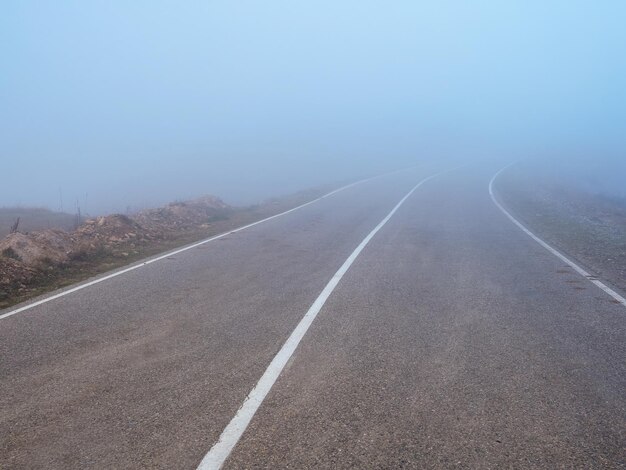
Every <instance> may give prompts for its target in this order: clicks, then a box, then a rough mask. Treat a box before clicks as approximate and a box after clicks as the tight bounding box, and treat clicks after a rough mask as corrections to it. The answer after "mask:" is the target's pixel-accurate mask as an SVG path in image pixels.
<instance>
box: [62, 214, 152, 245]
mask: <svg viewBox="0 0 626 470" xmlns="http://www.w3.org/2000/svg"><path fill="white" fill-rule="evenodd" d="M143 231H144V230H143V228H142V227H141V225H139V224H138V223H137V222H135V221H134V220H133V219H131V218H130V217H128V216H125V215H122V214H113V215H107V216H105V217H97V218H95V219H89V220H87V221H86V222H85V223H84V224H83V225H81V226H80V227H79V228H78V229H76V230H75V231H74V232H73V233H72V239H73V240H74V241H75V242H76V243H78V244H81V245H84V244H87V245H95V244H100V243H102V244H105V245H113V244H119V243H123V242H125V241H128V240H130V239H135V238H137V237H138V236H139V235H141V234H142V233H143Z"/></svg>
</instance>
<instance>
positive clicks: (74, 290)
mask: <svg viewBox="0 0 626 470" xmlns="http://www.w3.org/2000/svg"><path fill="white" fill-rule="evenodd" d="M398 171H402V170H398ZM393 173H396V172H395V171H394V172H391V173H385V174H383V175H377V176H373V177H371V178H365V179H362V180H359V181H355V182H354V183H350V184H347V185H345V186H342V187H341V188H338V189H335V190H334V191H331V192H329V193H327V194H324V195H323V196H320V197H318V198H317V199H313V200H312V201H309V202H305V203H304V204H301V205H299V206H297V207H294V208H292V209H289V210H286V211H284V212H281V213H280V214H276V215H272V216H270V217H267V218H265V219H262V220H257V221H256V222H252V223H251V224H248V225H244V226H243V227H239V228H236V229H234V230H229V231H228V232H224V233H221V234H219V235H216V236H214V237H211V238H207V239H206V240H202V241H199V242H196V243H194V244H192V245H188V246H185V247H183V248H179V249H177V250H174V251H169V252H167V253H165V254H163V255H160V256H157V257H156V258H151V259H149V260H146V261H143V262H141V263H140V264H136V265H133V266H130V267H128V268H125V269H122V270H120V271H115V272H113V273H111V274H109V275H106V276H103V277H100V278H98V279H94V280H93V281H90V282H86V283H84V284H79V285H78V286H76V287H73V288H71V289H68V290H64V291H62V292H59V293H58V294H54V295H51V296H50V297H46V298H44V299H41V300H38V301H36V302H33V303H30V304H28V305H24V306H23V307H20V308H17V309H15V310H12V311H10V312H7V313H3V314H1V315H0V320H2V319H3V318H7V317H10V316H12V315H15V314H17V313H20V312H23V311H25V310H29V309H31V308H34V307H37V306H39V305H41V304H45V303H47V302H50V301H52V300H55V299H58V298H60V297H64V296H66V295H69V294H71V293H73V292H76V291H79V290H82V289H85V288H87V287H90V286H93V285H94V284H99V283H101V282H104V281H106V280H108V279H111V278H113V277H117V276H120V275H122V274H124V273H127V272H129V271H134V270H135V269H139V268H142V267H144V266H147V265H149V264H152V263H156V262H157V261H161V260H162V259H165V258H167V257H169V256H173V255H176V254H178V253H182V252H183V251H187V250H191V249H192V248H196V247H198V246H200V245H204V244H205V243H209V242H212V241H213V240H218V239H220V238H222V237H225V236H226V235H229V234H231V233H235V232H240V231H242V230H245V229H247V228H250V227H254V226H255V225H259V224H262V223H263V222H267V221H268V220H272V219H275V218H277V217H282V216H283V215H287V214H289V213H291V212H293V211H297V210H298V209H302V208H303V207H306V206H308V205H311V204H314V203H316V202H318V201H320V200H322V199H325V198H327V197H329V196H332V195H333V194H336V193H338V192H340V191H343V190H345V189H348V188H351V187H352V186H356V185H357V184H361V183H365V182H367V181H371V180H373V179H376V178H380V177H383V176H386V175H389V174H393Z"/></svg>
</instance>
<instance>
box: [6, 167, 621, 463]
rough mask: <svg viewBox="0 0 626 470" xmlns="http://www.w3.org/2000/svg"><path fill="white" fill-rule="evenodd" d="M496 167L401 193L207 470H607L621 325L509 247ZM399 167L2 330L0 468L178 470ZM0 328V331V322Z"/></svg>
mask: <svg viewBox="0 0 626 470" xmlns="http://www.w3.org/2000/svg"><path fill="white" fill-rule="evenodd" d="M497 169H498V168H496V167H493V168H462V169H458V170H455V171H452V172H449V173H445V174H443V175H440V176H437V177H436V178H433V179H431V180H429V181H428V182H426V183H425V184H424V185H423V186H421V187H420V188H418V189H417V190H416V191H415V193H413V194H412V195H411V196H410V197H409V198H408V199H407V200H406V202H405V203H404V204H403V205H402V206H401V207H399V208H398V210H397V212H396V213H395V214H394V215H393V217H391V218H390V219H389V221H388V222H387V223H386V224H385V225H384V226H383V227H382V228H381V229H380V231H379V232H378V233H376V235H375V236H374V237H373V238H372V239H371V241H370V242H369V244H368V245H367V246H366V247H365V248H364V249H363V251H362V252H361V253H360V254H359V256H358V257H357V258H356V260H355V261H354V263H353V264H352V265H351V267H350V269H349V270H348V271H347V272H346V273H345V275H344V276H343V278H342V279H341V281H340V282H339V284H338V285H337V287H336V289H335V290H334V291H333V292H332V294H331V295H330V297H329V298H328V300H327V301H326V303H325V304H324V305H323V307H322V308H321V310H320V311H319V314H318V316H317V318H316V319H315V320H314V321H313V323H312V325H311V327H310V329H309V330H308V331H307V332H306V334H305V335H304V337H303V339H302V342H301V343H300V344H299V346H298V348H297V349H296V350H295V353H294V354H293V356H292V357H291V358H290V359H289V362H288V363H287V365H286V367H285V369H284V370H283V371H282V373H281V374H280V376H279V377H278V380H277V381H276V383H275V384H274V386H273V387H272V389H271V390H270V392H269V394H268V395H267V397H266V398H265V401H263V403H262V404H261V406H260V408H259V409H258V412H257V413H256V415H255V416H254V418H253V419H252V421H251V423H250V425H249V427H248V428H247V429H246V430H245V432H244V433H243V436H242V438H241V440H240V441H239V443H238V444H237V445H236V446H235V447H234V450H233V452H232V453H231V454H230V457H229V458H228V460H227V461H226V463H225V468H312V467H316V468H626V331H625V329H626V308H624V306H623V305H619V304H617V303H615V302H614V300H613V299H612V298H611V297H610V296H608V295H607V294H606V293H605V292H603V291H601V290H600V289H598V288H597V287H596V286H594V285H592V284H591V283H590V282H589V281H587V280H585V279H584V278H582V277H581V276H580V275H579V274H577V273H575V272H574V271H573V270H572V269H571V268H569V267H566V266H564V264H563V262H562V261H561V260H559V259H558V258H556V257H555V256H554V255H552V254H551V253H549V252H548V251H547V250H545V249H544V248H543V247H541V246H540V245H538V244H537V243H536V242H535V241H533V240H532V239H530V238H529V237H528V236H527V235H526V234H524V233H523V232H521V231H520V230H519V228H518V227H516V226H515V225H513V224H512V223H511V221H510V220H508V219H507V218H506V217H505V216H504V215H503V214H502V212H500V210H499V209H498V208H497V207H496V206H495V205H494V204H493V202H492V201H491V198H490V196H489V194H488V190H487V188H488V184H489V180H490V178H491V176H492V175H493V174H494V173H495V171H496V170H497ZM438 170H439V169H437V168H426V167H418V168H416V169H413V170H409V171H404V172H401V173H396V174H393V175H387V176H384V177H380V178H376V179H374V180H371V181H368V182H364V183H361V184H358V185H355V186H352V187H350V188H348V189H346V190H344V191H341V192H338V193H336V194H333V195H332V196H329V197H328V198H324V199H322V200H320V201H318V202H316V203H314V204H311V205H308V206H306V207H303V208H301V209H299V210H297V211H294V212H291V213H289V214H286V215H284V216H282V217H278V218H275V219H272V220H270V221H267V222H265V223H262V224H259V225H256V226H254V227H250V228H248V229H246V230H243V231H240V232H237V233H234V234H229V235H228V236H226V237H224V238H222V239H219V240H215V241H213V242H210V243H207V244H205V245H202V246H199V247H196V248H193V249H190V250H188V251H185V252H182V253H178V254H176V255H173V256H171V257H169V258H166V259H163V260H161V261H158V262H155V263H153V264H150V265H148V266H145V267H142V268H139V269H136V270H134V271H131V272H127V273H124V274H122V275H120V276H117V277H114V278H111V279H108V280H106V281H104V282H101V283H98V284H96V285H92V286H90V287H88V288H85V289H83V290H80V291H77V292H73V293H71V294H68V295H66V296H63V297H61V298H57V299H55V300H52V301H50V302H47V303H44V304H42V305H39V306H37V307H34V308H32V309H29V310H25V311H23V312H20V313H18V314H16V315H13V316H10V317H7V318H3V319H1V320H0V357H1V362H0V379H1V381H0V468H2V469H9V468H16V469H18V468H19V469H22V468H29V469H30V468H46V469H50V468H59V469H68V468H107V469H108V468H165V469H175V468H191V469H193V468H195V467H196V466H197V465H198V464H199V463H200V461H201V460H202V458H203V457H204V455H205V454H206V453H207V452H208V451H209V449H211V447H212V446H213V445H214V444H215V443H216V442H217V441H218V439H219V437H220V434H221V433H222V431H223V430H224V428H225V427H226V426H227V425H228V423H229V422H230V421H231V419H232V418H233V416H235V414H236V413H237V411H238V409H239V407H240V406H241V405H242V403H243V402H244V400H245V398H246V396H247V395H248V393H249V392H250V391H251V389H252V388H253V387H254V386H255V384H256V383H257V381H258V380H259V378H260V377H261V376H262V375H263V373H264V371H265V370H266V368H267V367H268V364H270V361H272V358H273V357H274V356H275V355H276V354H277V353H278V352H279V350H280V349H281V347H282V345H283V343H285V341H286V339H287V338H288V337H289V335H290V334H291V332H292V331H293V330H294V328H295V327H296V325H297V324H298V322H299V321H300V319H301V318H302V317H303V315H304V314H305V313H306V312H307V311H308V310H309V308H310V307H311V305H312V304H313V302H314V301H315V300H316V298H317V297H318V296H319V295H320V292H322V290H323V289H324V287H325V286H326V285H327V283H328V282H329V280H330V279H331V278H332V277H333V275H334V274H335V272H336V271H337V270H338V269H339V268H340V266H342V264H343V263H344V261H346V259H347V258H348V257H349V256H350V255H351V254H352V253H353V251H354V250H355V248H356V247H357V246H358V245H359V243H361V241H362V240H363V239H364V238H365V237H366V236H367V235H368V234H369V233H370V232H371V231H372V229H373V228H374V227H375V226H376V225H377V224H379V223H380V222H381V220H383V219H384V218H385V217H386V216H387V215H388V214H389V212H390V211H391V210H392V208H393V207H394V206H395V205H396V204H397V203H398V201H400V200H401V199H402V198H403V197H404V196H405V195H406V194H407V192H408V191H409V190H410V189H411V188H412V187H413V186H414V185H415V184H416V183H417V182H418V181H420V180H421V179H422V178H424V177H426V176H428V175H430V174H432V173H435V172H436V171H438ZM0 313H2V312H0Z"/></svg>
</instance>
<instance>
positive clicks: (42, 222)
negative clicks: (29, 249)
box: [0, 207, 76, 238]
mask: <svg viewBox="0 0 626 470" xmlns="http://www.w3.org/2000/svg"><path fill="white" fill-rule="evenodd" d="M18 217H20V226H19V231H20V232H32V231H35V230H43V229H47V228H59V229H62V230H72V229H74V228H75V225H76V216H74V215H72V214H66V213H64V212H53V211H51V210H49V209H44V208H33V207H0V238H2V237H4V236H6V235H7V234H8V233H9V231H10V230H11V226H12V225H13V224H14V223H15V220H16V219H17V218H18Z"/></svg>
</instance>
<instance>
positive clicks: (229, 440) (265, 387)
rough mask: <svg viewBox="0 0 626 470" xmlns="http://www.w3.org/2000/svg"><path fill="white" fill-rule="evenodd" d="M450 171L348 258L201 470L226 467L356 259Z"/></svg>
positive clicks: (391, 214)
mask: <svg viewBox="0 0 626 470" xmlns="http://www.w3.org/2000/svg"><path fill="white" fill-rule="evenodd" d="M454 169H456V168H454ZM454 169H453V170H454ZM448 171H452V170H446V171H442V172H440V173H437V174H434V175H431V176H429V177H427V178H424V179H423V180H421V181H420V182H419V183H418V184H417V185H415V186H414V187H413V189H411V190H410V191H409V192H408V193H407V194H406V195H405V196H404V197H403V198H402V199H401V200H400V202H398V203H397V204H396V206H395V207H394V208H393V209H392V210H391V212H389V214H387V216H386V217H385V218H384V219H383V220H382V221H381V222H380V223H379V224H378V225H377V226H376V227H375V228H374V230H372V231H371V232H370V233H369V234H368V235H367V236H366V237H365V238H364V239H363V241H362V242H361V243H360V244H359V245H358V246H357V247H356V249H355V250H354V251H353V252H352V254H351V255H350V256H349V257H348V259H346V261H345V262H344V263H343V265H342V266H341V267H340V268H339V270H338V271H337V272H336V273H335V274H334V275H333V277H332V278H331V279H330V281H329V282H328V284H326V287H324V290H322V292H321V294H320V295H319V296H318V297H317V299H315V302H313V305H311V307H310V308H309V310H308V311H307V312H306V314H305V315H304V317H302V319H301V320H300V322H299V323H298V325H297V326H296V328H295V329H294V330H293V332H292V333H291V335H289V338H287V341H285V343H284V344H283V346H282V347H281V348H280V350H279V351H278V353H277V354H276V356H274V358H273V359H272V362H270V365H269V366H268V367H267V369H266V370H265V372H264V373H263V375H262V376H261V378H260V379H259V381H258V382H257V384H256V385H255V386H254V388H253V389H252V390H251V391H250V393H249V394H248V396H247V397H246V399H245V400H244V402H243V404H242V405H241V407H240V408H239V410H238V411H237V413H236V414H235V416H234V417H233V418H232V419H231V421H230V422H229V423H228V425H227V426H226V427H225V428H224V430H223V431H222V434H221V435H220V437H219V439H218V441H217V442H216V443H215V444H214V445H213V447H211V450H209V452H208V453H207V454H206V455H205V456H204V458H203V459H202V461H201V462H200V465H198V470H217V469H219V468H221V467H222V465H223V464H224V462H225V461H226V459H227V458H228V456H229V455H230V453H231V452H232V450H233V448H234V447H235V446H236V445H237V443H238V442H239V439H240V438H241V436H242V435H243V433H244V431H245V430H246V428H247V427H248V424H250V421H251V420H252V418H253V416H254V415H255V413H256V412H257V410H258V409H259V407H260V406H261V404H262V403H263V400H264V399H265V397H266V396H267V394H268V393H269V391H270V389H271V388H272V386H273V385H274V383H275V382H276V380H277V379H278V376H279V375H280V373H281V372H282V370H283V369H284V367H285V365H286V364H287V361H289V359H290V358H291V356H292V355H293V353H294V351H295V350H296V348H297V347H298V344H299V343H300V340H302V338H303V337H304V335H305V334H306V332H307V330H308V329H309V327H310V326H311V323H313V320H315V317H316V316H317V314H318V313H319V312H320V310H321V309H322V307H323V306H324V303H326V300H327V299H328V297H329V296H330V294H331V293H332V292H333V290H334V289H335V287H336V286H337V284H339V281H340V280H341V278H342V277H343V276H344V274H345V273H346V272H347V271H348V269H350V266H351V265H352V263H353V262H354V260H355V259H356V258H357V257H358V256H359V254H360V253H361V251H363V249H364V248H365V246H366V245H367V244H368V243H369V241H370V240H371V239H372V238H373V237H374V235H376V233H377V232H378V231H379V230H380V229H381V228H382V227H383V226H384V225H385V224H386V223H387V222H388V221H389V219H391V217H392V216H393V215H394V214H395V212H396V211H397V210H398V209H399V208H400V206H401V205H402V204H403V203H404V201H406V200H407V199H408V198H409V197H410V196H411V194H413V192H415V190H417V188H419V187H420V186H421V185H423V184H424V183H426V182H427V181H428V180H430V179H432V178H435V177H436V176H439V175H441V174H443V173H446V172H448Z"/></svg>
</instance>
